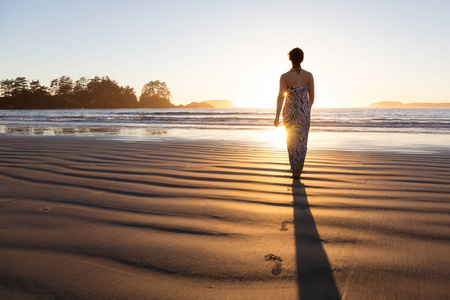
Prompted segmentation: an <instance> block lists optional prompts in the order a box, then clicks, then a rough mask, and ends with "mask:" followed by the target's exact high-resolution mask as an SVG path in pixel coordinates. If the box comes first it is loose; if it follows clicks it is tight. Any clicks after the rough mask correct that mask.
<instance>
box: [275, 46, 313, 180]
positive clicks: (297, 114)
mask: <svg viewBox="0 0 450 300" xmlns="http://www.w3.org/2000/svg"><path fill="white" fill-rule="evenodd" d="M303 56H304V55H303V51H302V50H301V49H300V48H295V49H292V50H291V51H290V52H289V59H290V61H291V62H292V69H291V70H289V71H288V72H286V73H284V74H283V75H281V78H280V91H279V93H278V98H277V112H276V117H275V121H274V125H275V126H278V125H279V123H280V113H281V109H282V108H283V102H284V108H283V124H284V126H285V128H286V133H287V149H288V153H289V162H290V164H291V171H292V176H293V177H294V178H298V177H300V175H301V173H302V171H303V165H304V162H305V156H306V150H307V143H308V133H309V125H310V115H311V107H312V105H313V103H314V78H313V76H312V74H311V73H310V72H308V71H306V70H303V69H302V68H301V63H302V62H303Z"/></svg>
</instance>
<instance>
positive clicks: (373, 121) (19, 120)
mask: <svg viewBox="0 0 450 300" xmlns="http://www.w3.org/2000/svg"><path fill="white" fill-rule="evenodd" d="M273 119H274V109H257V108H234V109H96V110H93V109H75V110H0V134H7V135H81V136H97V137H100V138H110V139H112V138H114V139H124V140H149V139H150V140H166V139H190V140H192V139H220V140H226V141H230V142H233V141H240V142H246V143H249V144H251V143H259V144H264V145H267V146H274V147H280V148H282V147H285V144H284V139H285V136H284V130H283V129H282V128H275V127H274V126H273ZM309 148H310V149H311V148H313V149H324V148H325V149H339V150H358V151H360V150H377V151H402V152H405V151H406V152H423V151H425V152H430V151H431V152H433V151H434V152H435V151H439V152H440V151H448V150H449V149H450V108H401V109H392V108H390V109H383V108H313V110H312V116H311V133H310V138H309Z"/></svg>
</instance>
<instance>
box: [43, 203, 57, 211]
mask: <svg viewBox="0 0 450 300" xmlns="http://www.w3.org/2000/svg"><path fill="white" fill-rule="evenodd" d="M53 206H56V204H53V205H50V206H47V207H44V208H41V209H40V210H39V212H43V213H45V212H48V211H50V210H51V208H52V207H53Z"/></svg>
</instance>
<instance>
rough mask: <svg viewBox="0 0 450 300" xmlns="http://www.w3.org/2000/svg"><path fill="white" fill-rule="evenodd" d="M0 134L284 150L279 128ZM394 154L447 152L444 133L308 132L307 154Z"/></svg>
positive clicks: (43, 129) (7, 130)
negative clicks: (208, 143)
mask: <svg viewBox="0 0 450 300" xmlns="http://www.w3.org/2000/svg"><path fill="white" fill-rule="evenodd" d="M0 134H6V135H10V134H12V135H42V136H60V135H73V136H90V137H97V138H105V139H114V140H125V141H150V140H152V141H165V140H189V141H196V140H210V141H220V142H226V143H239V144H243V145H251V146H254V147H268V148H271V149H272V150H275V151H280V150H281V151H286V131H285V129H284V127H283V126H280V127H257V129H255V128H253V129H252V128H242V129H231V128H230V129H217V128H208V129H206V128H204V129H198V128H155V127H153V128H151V127H144V128H143V127H120V126H114V127H113V126H111V127H103V126H98V127H95V126H93V127H81V126H80V127H77V126H73V127H58V126H55V125H53V126H42V125H41V126H33V125H29V126H23V125H12V126H6V125H0ZM315 150H341V151H342V150H344V151H394V152H401V153H439V152H441V151H446V152H447V151H449V150H450V146H449V144H448V135H446V134H408V133H378V132H319V131H312V132H310V133H309V138H308V151H315Z"/></svg>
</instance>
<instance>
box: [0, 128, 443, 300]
mask: <svg viewBox="0 0 450 300" xmlns="http://www.w3.org/2000/svg"><path fill="white" fill-rule="evenodd" d="M0 140H1V143H0V155H1V160H0V162H1V168H0V170H1V174H0V176H1V178H2V180H1V181H0V189H1V190H2V191H3V192H2V195H1V198H0V199H1V200H0V201H1V203H0V207H1V210H0V213H1V218H0V228H1V231H0V245H1V248H0V253H1V255H0V259H1V262H0V266H1V267H0V278H1V280H0V282H1V288H0V296H2V298H3V297H6V298H7V297H17V298H23V299H26V298H40V297H43V298H45V297H56V298H64V297H69V298H70V297H81V298H96V299H99V298H101V299H106V298H127V297H128V298H130V297H134V298H161V297H162V298H169V299H176V298H180V297H182V298H185V299H194V298H206V299H209V298H218V297H222V298H227V297H233V298H250V297H258V298H261V299H273V298H284V299H296V298H297V297H298V296H299V295H300V296H303V297H308V295H309V296H310V295H317V293H324V294H323V295H328V296H330V295H336V293H339V295H340V296H341V297H343V298H345V299H365V298H367V295H370V297H371V298H395V299H411V298H419V299H431V298H446V297H449V296H450V295H449V294H448V291H447V290H446V289H445V288H443V287H445V284H446V281H445V280H446V278H448V276H449V271H448V268H447V267H446V266H447V265H448V253H450V251H449V250H450V245H449V241H450V231H449V229H448V228H449V225H450V222H449V219H448V214H449V212H450V206H449V200H448V194H449V193H450V190H449V187H448V177H449V172H450V171H449V170H450V158H449V155H448V153H443V152H438V153H434V154H411V153H409V154H408V153H395V152H374V151H357V150H355V151H333V150H316V149H310V151H309V152H308V155H307V159H306V166H305V171H304V174H303V177H302V179H301V181H293V180H292V179H291V178H290V173H289V171H288V170H289V166H288V159H287V154H286V152H285V150H283V149H281V148H277V147H262V146H260V145H257V144H253V143H245V142H241V143H238V142H236V141H234V142H230V141H227V140H225V141H221V140H219V139H217V140H191V141H189V140H187V139H183V140H178V139H173V140H169V139H167V140H160V141H152V140H143V141H133V140H125V141H124V140H108V139H105V138H98V137H77V136H70V135H69V136H60V137H55V136H50V137H45V136H7V135H0ZM311 278H314V280H311ZM314 282H322V283H323V284H322V285H321V286H320V288H319V289H317V287H316V286H315V284H314Z"/></svg>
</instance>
